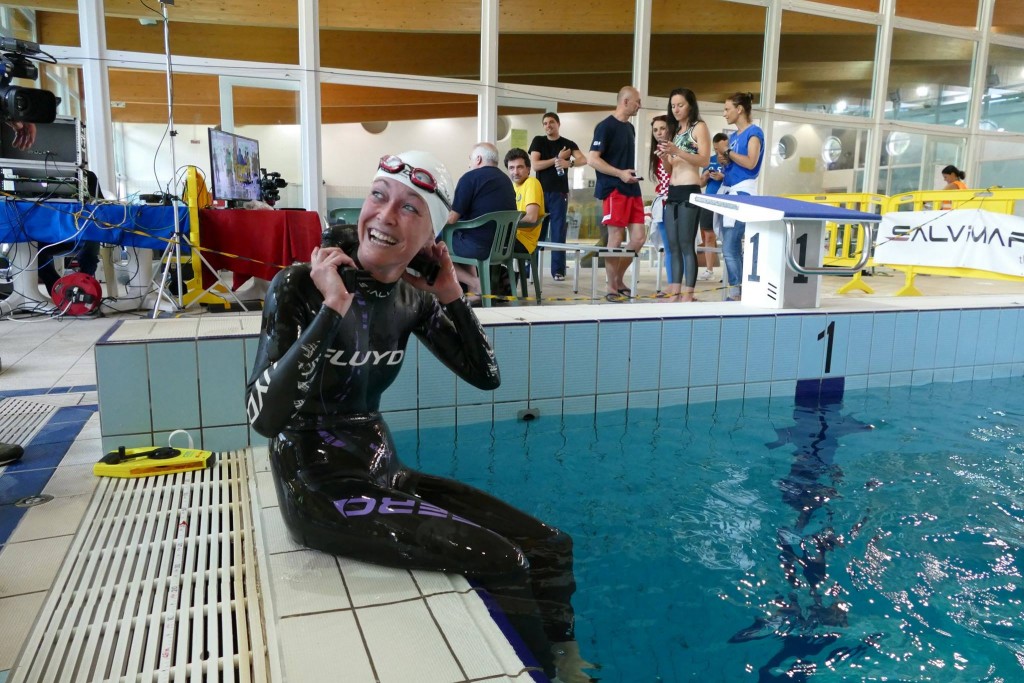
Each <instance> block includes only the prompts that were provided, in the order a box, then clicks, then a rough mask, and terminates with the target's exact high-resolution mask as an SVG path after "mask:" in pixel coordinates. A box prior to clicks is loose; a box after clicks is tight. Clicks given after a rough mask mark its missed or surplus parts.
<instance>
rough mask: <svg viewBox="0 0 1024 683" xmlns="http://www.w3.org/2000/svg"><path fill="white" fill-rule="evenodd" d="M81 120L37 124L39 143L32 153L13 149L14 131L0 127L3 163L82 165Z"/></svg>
mask: <svg viewBox="0 0 1024 683" xmlns="http://www.w3.org/2000/svg"><path fill="white" fill-rule="evenodd" d="M81 139H82V138H81V135H80V131H79V123H78V119H74V118H70V117H58V118H57V119H56V120H55V121H54V122H53V123H37V124H36V141H35V144H33V145H32V147H30V148H29V149H16V148H15V147H14V129H13V128H12V127H11V126H0V159H12V160H13V159H16V160H20V161H36V162H45V163H46V164H53V163H61V164H76V165H77V164H80V163H82V159H81V158H79V148H80V145H81Z"/></svg>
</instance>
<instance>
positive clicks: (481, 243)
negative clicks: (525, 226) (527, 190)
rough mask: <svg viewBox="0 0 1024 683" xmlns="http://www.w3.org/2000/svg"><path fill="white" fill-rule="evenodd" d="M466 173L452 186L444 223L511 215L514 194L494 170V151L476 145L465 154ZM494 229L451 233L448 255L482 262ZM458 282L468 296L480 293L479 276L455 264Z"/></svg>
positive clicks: (486, 144) (505, 178)
mask: <svg viewBox="0 0 1024 683" xmlns="http://www.w3.org/2000/svg"><path fill="white" fill-rule="evenodd" d="M469 169H470V170H469V171H468V172H467V173H465V174H463V176H462V177H461V178H459V182H458V184H457V185H456V186H455V197H454V198H453V199H452V210H451V212H450V213H449V214H448V222H449V223H454V222H456V221H470V220H473V219H474V218H478V217H479V216H482V215H484V214H485V213H492V212H494V211H515V210H516V190H515V188H514V187H513V186H512V181H511V180H510V179H509V177H508V176H507V175H505V172H504V171H502V170H501V169H500V168H498V148H497V147H495V146H494V145H492V144H491V143H489V142H481V143H478V144H477V145H476V146H475V147H474V148H473V151H472V152H470V153H469ZM496 229H497V226H496V225H494V224H493V223H491V224H490V225H488V226H481V227H479V228H476V229H475V230H460V231H458V232H456V233H455V237H454V238H453V243H452V247H453V248H452V251H454V252H455V253H456V254H458V255H459V256H465V257H467V258H479V259H482V258H486V257H487V255H488V254H490V253H491V245H492V244H493V243H494V231H495V230H496ZM455 269H456V271H457V274H458V276H459V282H461V283H462V284H464V285H466V287H467V288H468V289H469V291H470V292H474V293H479V292H480V276H479V274H478V273H477V272H476V268H474V267H473V266H467V265H463V264H461V263H456V264H455Z"/></svg>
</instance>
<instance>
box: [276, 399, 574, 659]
mask: <svg viewBox="0 0 1024 683" xmlns="http://www.w3.org/2000/svg"><path fill="white" fill-rule="evenodd" d="M359 454H369V457H368V458H367V457H366V456H365V455H364V456H360V455H359ZM270 455H271V466H272V468H273V472H274V481H275V485H276V487H277V493H278V498H279V500H280V504H281V514H282V515H283V517H284V520H285V523H286V525H287V527H288V530H289V532H290V533H291V535H292V537H293V538H294V539H295V541H296V542H298V543H300V544H303V545H306V546H308V547H310V548H316V549H318V550H323V551H325V552H328V553H332V554H335V555H342V556H344V557H350V558H353V559H356V560H360V561H364V562H372V563H375V564H381V565H388V566H392V567H400V568H404V569H424V570H431V571H445V572H457V573H460V574H463V575H465V576H466V577H467V578H469V579H471V580H472V581H473V582H475V583H477V584H479V585H480V586H481V587H482V588H484V589H485V590H486V591H487V592H488V593H489V594H490V595H491V596H492V597H493V598H494V600H495V601H496V602H497V603H498V605H499V607H501V609H502V610H503V611H504V612H505V614H506V616H507V617H508V619H509V621H510V623H511V624H512V626H513V627H514V628H515V629H516V630H517V631H518V633H519V635H520V636H521V637H522V638H523V640H524V642H525V643H526V646H527V647H528V648H529V649H530V651H531V652H532V653H533V655H534V656H535V657H536V658H537V660H538V661H539V662H540V664H541V666H543V667H544V669H545V672H546V673H547V674H548V675H549V676H554V674H555V671H554V661H553V655H552V653H551V645H552V644H553V643H559V642H565V641H569V640H573V639H574V637H575V635H574V632H573V621H574V617H573V610H572V606H571V604H570V598H571V597H572V594H573V592H574V591H575V589H576V583H575V580H574V578H573V571H572V539H571V538H570V537H569V535H568V534H565V533H563V532H561V531H559V530H558V529H556V528H554V527H551V526H548V525H547V524H544V523H543V522H541V521H539V520H537V519H534V518H533V517H531V516H529V515H527V514H526V513H524V512H522V511H520V510H517V509H516V508H514V507H512V506H511V505H509V504H507V503H505V502H503V501H501V500H499V499H497V498H495V497H494V496H491V495H489V494H487V493H484V492H483V491H480V490H479V489H476V488H473V487H471V486H468V485H466V484H463V483H460V482H457V481H454V480H450V479H445V478H443V477H436V476H432V475H428V474H424V473H422V472H418V471H416V470H413V469H410V468H408V467H405V466H404V465H402V464H401V463H400V462H399V461H398V457H397V455H396V454H395V452H394V447H393V444H392V441H391V434H390V432H389V431H388V428H387V426H386V425H385V424H384V422H383V420H375V419H369V420H366V421H364V422H362V423H349V424H346V425H344V428H341V429H339V428H333V429H330V430H310V431H286V432H284V433H282V434H280V435H279V436H278V437H277V438H276V439H272V440H271V441H270Z"/></svg>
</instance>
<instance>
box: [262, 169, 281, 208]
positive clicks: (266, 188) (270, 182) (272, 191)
mask: <svg viewBox="0 0 1024 683" xmlns="http://www.w3.org/2000/svg"><path fill="white" fill-rule="evenodd" d="M282 187H288V181H286V180H285V179H284V178H282V177H281V174H280V173H278V172H277V171H274V172H272V173H267V169H265V168H261V169H260V199H261V200H262V201H264V202H266V203H267V204H269V205H271V206H273V205H274V204H275V203H276V202H277V201H278V200H279V199H281V188H282Z"/></svg>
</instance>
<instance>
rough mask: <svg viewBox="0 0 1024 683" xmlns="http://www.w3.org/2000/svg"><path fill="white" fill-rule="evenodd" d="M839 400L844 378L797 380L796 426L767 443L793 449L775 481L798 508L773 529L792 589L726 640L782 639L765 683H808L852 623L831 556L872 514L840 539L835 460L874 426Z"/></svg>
mask: <svg viewBox="0 0 1024 683" xmlns="http://www.w3.org/2000/svg"><path fill="white" fill-rule="evenodd" d="M842 396H843V379H842V378H837V379H828V380H824V381H822V382H821V383H820V385H819V382H818V380H814V381H813V382H812V381H808V382H799V383H798V385H797V396H796V404H795V406H794V408H793V420H794V422H795V423H796V424H794V425H793V426H792V427H786V428H784V429H777V430H776V432H777V434H778V438H777V439H776V440H775V441H774V442H772V443H769V444H766V445H767V447H768V448H771V449H775V448H780V447H784V446H789V447H792V448H793V449H794V453H793V463H792V465H791V466H790V468H789V472H788V474H787V475H786V476H785V477H784V478H783V479H780V480H779V481H777V482H776V485H777V487H778V489H779V491H780V493H781V496H782V500H783V502H784V503H785V504H786V505H787V506H789V507H790V508H792V509H793V510H795V511H796V518H795V519H794V521H793V524H792V525H791V526H787V527H780V528H779V529H778V530H777V532H776V547H777V548H778V551H779V560H780V563H781V567H782V570H783V574H784V577H785V580H786V582H787V583H788V584H789V585H790V587H791V590H790V591H789V592H788V594H787V595H781V594H780V595H778V596H776V597H775V599H773V600H772V601H771V603H770V605H771V606H772V608H773V610H774V611H773V614H772V615H771V616H769V617H757V618H756V619H755V620H754V623H753V624H751V625H750V626H748V627H747V628H745V629H743V630H741V631H739V632H738V633H736V634H735V635H733V636H732V638H730V639H729V642H731V643H742V642H745V641H749V640H759V639H762V638H767V637H769V636H775V637H777V638H778V639H779V641H780V647H779V650H778V652H776V653H775V654H774V655H773V656H772V657H771V658H770V659H769V660H768V661H766V662H765V663H764V664H763V665H762V666H761V667H760V668H759V669H758V676H759V678H758V680H760V681H776V680H778V681H801V680H806V679H807V678H808V677H809V676H811V675H813V674H814V672H815V671H816V670H817V667H818V665H817V664H816V663H814V662H813V661H810V658H812V657H815V656H816V655H818V654H820V653H821V652H822V651H824V650H825V649H826V648H828V647H829V646H830V645H832V644H834V643H835V642H836V641H837V640H839V638H840V636H841V634H840V633H839V632H838V629H840V628H842V627H845V626H847V624H848V622H847V613H848V611H849V604H848V603H847V602H845V601H844V600H843V591H842V589H841V588H840V586H839V584H838V583H837V582H836V581H833V580H830V577H829V566H828V560H829V554H830V553H831V551H833V550H834V549H835V548H837V547H841V546H843V545H845V543H846V542H847V540H852V539H853V538H855V537H856V536H857V534H858V533H859V532H860V530H861V529H862V528H863V526H864V522H865V521H866V519H867V517H866V513H865V517H863V518H861V519H860V520H859V521H858V522H857V523H856V524H854V526H853V527H852V528H851V529H850V530H849V531H848V533H847V535H846V536H843V535H842V534H837V533H836V530H835V528H834V527H833V519H832V517H833V515H832V509H831V506H830V505H829V503H830V501H832V500H833V499H835V498H836V497H837V496H838V495H839V492H838V487H839V485H840V484H841V483H842V480H843V471H842V469H841V468H840V467H839V466H838V465H837V464H836V462H835V456H836V449H837V448H838V446H839V439H840V438H841V437H842V436H844V435H846V434H850V433H854V432H859V431H863V430H865V429H870V428H871V426H870V425H866V424H864V423H862V422H860V421H858V420H856V419H854V418H852V417H849V416H844V415H843V414H842V413H841V412H840V408H841V407H842V403H841V402H842ZM874 485H876V484H875V483H869V486H874ZM872 640H873V639H872V638H867V639H865V640H864V641H863V642H861V643H860V644H859V645H858V646H856V647H854V648H849V647H836V648H834V649H833V650H831V651H830V652H828V654H827V655H826V657H825V661H824V664H825V666H828V667H830V668H831V667H833V666H834V665H835V663H836V662H839V661H843V660H846V659H849V658H850V657H855V656H857V655H859V654H861V653H862V652H865V651H867V650H868V649H870V648H871V647H872ZM787 662H789V665H788V666H786V663H787ZM780 667H785V668H784V669H783V668H780Z"/></svg>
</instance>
